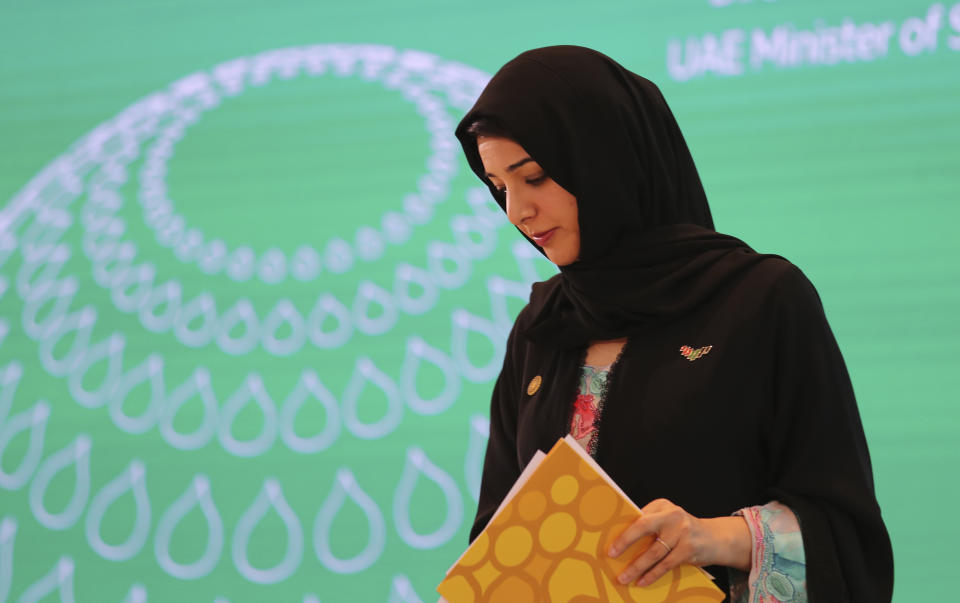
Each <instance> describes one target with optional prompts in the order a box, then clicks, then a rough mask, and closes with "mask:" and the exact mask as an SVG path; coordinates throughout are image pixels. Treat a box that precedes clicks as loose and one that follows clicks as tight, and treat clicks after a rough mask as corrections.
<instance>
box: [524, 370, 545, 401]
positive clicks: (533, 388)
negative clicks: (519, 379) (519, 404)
mask: <svg viewBox="0 0 960 603" xmlns="http://www.w3.org/2000/svg"><path fill="white" fill-rule="evenodd" d="M542 382H543V379H541V378H540V375H537V376H536V377H534V378H533V379H531V380H530V384H529V385H527V395H528V396H532V395H533V394H535V393H537V390H538V389H540V383H542Z"/></svg>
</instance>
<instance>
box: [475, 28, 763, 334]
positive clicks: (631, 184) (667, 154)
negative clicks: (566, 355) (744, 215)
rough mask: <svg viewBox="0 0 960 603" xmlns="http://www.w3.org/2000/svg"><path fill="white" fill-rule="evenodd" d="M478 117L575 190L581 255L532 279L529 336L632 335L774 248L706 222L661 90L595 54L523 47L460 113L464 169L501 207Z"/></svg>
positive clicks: (696, 181)
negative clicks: (477, 130)
mask: <svg viewBox="0 0 960 603" xmlns="http://www.w3.org/2000/svg"><path fill="white" fill-rule="evenodd" d="M479 119H488V120H492V121H494V122H495V123H497V124H498V125H499V126H500V127H502V128H503V129H505V130H506V131H507V132H509V133H510V137H511V138H513V139H514V140H515V141H516V142H517V143H518V144H519V145H520V146H522V147H523V148H524V149H525V150H526V151H527V152H528V153H529V154H530V156H531V157H533V158H534V160H536V161H537V163H539V164H540V166H541V167H542V168H543V169H544V171H545V172H546V173H547V174H548V175H549V176H550V177H551V178H553V179H554V180H555V181H556V182H557V183H558V184H560V186H562V187H563V188H564V189H566V190H567V191H568V192H570V193H571V194H573V195H574V196H575V197H576V198H577V206H578V212H579V215H578V218H579V223H580V245H581V247H580V257H579V259H578V260H577V261H576V262H574V263H572V264H570V265H567V266H563V267H561V268H560V272H561V276H560V278H558V279H551V280H550V281H547V282H546V283H539V284H537V285H535V286H534V294H533V296H532V297H531V304H532V305H533V308H532V310H533V314H534V319H533V321H532V324H531V326H530V327H529V328H528V329H527V331H526V335H527V337H528V338H530V339H532V340H535V341H537V342H540V343H550V344H554V345H558V346H561V347H573V346H581V345H584V344H585V343H587V342H589V341H591V340H602V339H613V338H617V337H622V336H629V335H635V334H637V333H638V332H639V331H640V330H642V329H643V328H644V327H646V326H647V325H648V324H649V323H650V322H651V321H667V320H672V319H675V318H677V317H680V316H683V315H685V314H687V313H689V312H690V311H692V310H694V309H696V307H697V306H699V305H700V304H701V303H703V302H705V301H707V300H709V299H710V298H711V297H712V296H713V295H714V294H715V293H716V292H717V290H718V289H719V288H721V287H723V286H726V285H729V284H730V283H731V282H732V281H733V280H735V279H737V278H738V276H739V275H741V274H742V273H743V272H744V271H746V270H747V269H749V268H750V267H751V266H753V265H755V264H756V263H758V262H760V261H762V260H763V259H765V257H769V256H764V255H761V254H757V253H754V252H753V250H751V249H750V248H749V247H748V246H747V245H746V244H744V243H743V242H742V241H740V240H739V239H736V238H733V237H730V236H727V235H723V234H719V233H717V232H715V231H714V230H713V220H712V218H711V216H710V208H709V206H708V205H707V198H706V195H705V194H704V192H703V186H702V185H701V183H700V177H699V176H698V175H697V169H696V167H695V166H694V163H693V158H692V157H691V156H690V151H689V149H688V148H687V145H686V142H684V139H683V136H682V134H681V133H680V128H679V127H678V126H677V122H676V120H675V119H674V117H673V114H672V113H671V111H670V108H669V107H668V106H667V102H666V100H664V98H663V95H662V94H661V93H660V90H659V89H658V88H657V87H656V85H654V84H653V83H652V82H650V81H649V80H647V79H644V78H643V77H640V76H639V75H637V74H635V73H632V72H630V71H627V70H626V69H624V68H623V67H622V66H620V65H619V64H618V63H617V62H615V61H614V60H612V59H610V58H609V57H607V56H605V55H603V54H601V53H599V52H596V51H594V50H590V49H588V48H583V47H579V46H551V47H547V48H538V49H535V50H530V51H527V52H524V53H522V54H520V55H519V56H517V57H516V58H515V59H513V60H512V61H510V62H509V63H507V64H506V65H504V66H503V67H502V68H501V69H500V70H499V71H498V72H497V73H496V74H495V75H494V76H493V78H492V79H491V80H490V82H489V83H488V84H487V86H486V88H485V89H484V91H483V93H482V94H481V95H480V98H478V99H477V102H476V103H475V104H474V106H473V108H472V109H470V111H469V112H468V113H467V114H466V116H465V117H464V118H463V120H462V121H461V122H460V124H459V126H458V127H457V131H456V134H457V138H458V139H459V140H460V143H461V144H462V145H463V150H464V153H465V154H466V156H467V160H468V161H469V163H470V167H471V168H472V169H473V171H474V172H475V173H476V174H477V176H478V177H479V178H480V179H481V180H483V181H484V182H485V183H486V184H487V186H488V187H489V188H490V192H491V194H493V196H494V198H495V199H496V200H497V202H498V203H499V204H500V206H501V207H504V199H503V196H502V195H501V194H500V193H499V192H498V191H497V189H496V188H495V187H494V186H493V185H492V184H491V182H490V181H489V180H488V179H487V178H486V177H485V175H484V174H485V170H484V169H483V163H482V161H481V159H480V155H479V153H478V151H477V144H476V139H475V137H474V136H473V135H472V134H470V132H469V131H468V130H469V128H470V126H471V124H473V123H474V122H475V121H477V120H479ZM528 240H529V239H528ZM530 243H531V244H532V245H534V247H537V249H538V250H540V251H541V253H542V252H543V250H542V249H540V248H539V247H538V246H537V245H536V244H535V243H533V241H530Z"/></svg>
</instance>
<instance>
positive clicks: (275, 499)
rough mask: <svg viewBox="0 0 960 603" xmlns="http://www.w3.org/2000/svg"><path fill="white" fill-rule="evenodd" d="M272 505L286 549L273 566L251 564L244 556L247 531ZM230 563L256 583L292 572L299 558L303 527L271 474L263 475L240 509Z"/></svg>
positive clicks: (281, 577)
mask: <svg viewBox="0 0 960 603" xmlns="http://www.w3.org/2000/svg"><path fill="white" fill-rule="evenodd" d="M270 509H273V510H274V512H276V514H277V515H279V516H280V519H281V520H282V521H283V525H284V526H285V527H286V529H287V549H286V551H285V552H284V555H283V559H281V560H280V561H279V562H278V563H277V564H276V565H274V566H273V567H269V568H266V569H260V568H256V567H253V565H252V564H251V563H250V560H249V557H248V556H247V549H248V545H249V542H250V535H251V534H252V533H253V530H254V528H255V527H256V526H257V524H258V523H260V521H261V520H262V519H263V518H264V517H265V516H266V514H267V511H268V510H270ZM232 552H233V563H234V566H235V567H236V568H237V570H238V571H239V572H240V574H241V575H242V576H243V577H244V578H246V579H247V580H249V581H251V582H254V583H256V584H276V583H277V582H281V581H283V580H286V579H287V578H289V577H290V576H292V575H293V573H294V572H295V571H297V568H298V567H300V562H301V561H302V560H303V529H302V528H301V526H300V520H299V519H297V515H296V513H294V512H293V509H291V508H290V505H288V504H287V501H286V500H285V499H284V498H283V491H282V490H281V488H280V482H279V481H277V480H276V479H275V478H267V479H266V481H264V483H263V488H261V489H260V493H259V494H257V498H256V499H255V500H254V501H253V504H252V505H250V507H249V508H248V509H247V510H246V511H244V512H243V515H242V516H241V517H240V521H238V522H237V527H236V530H234V532H233V551H232Z"/></svg>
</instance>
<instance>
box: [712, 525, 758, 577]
mask: <svg viewBox="0 0 960 603" xmlns="http://www.w3.org/2000/svg"><path fill="white" fill-rule="evenodd" d="M703 522H704V525H705V526H706V527H707V531H708V533H709V534H710V542H711V544H710V545H708V546H709V550H708V551H705V552H706V554H707V557H708V559H706V560H704V561H709V562H708V563H704V564H703V565H724V566H727V567H732V568H735V569H738V570H743V571H745V572H746V571H750V565H751V557H752V553H753V543H752V536H751V535H750V528H749V526H748V525H747V520H746V519H744V518H743V517H739V516H735V517H711V518H708V519H704V520H703Z"/></svg>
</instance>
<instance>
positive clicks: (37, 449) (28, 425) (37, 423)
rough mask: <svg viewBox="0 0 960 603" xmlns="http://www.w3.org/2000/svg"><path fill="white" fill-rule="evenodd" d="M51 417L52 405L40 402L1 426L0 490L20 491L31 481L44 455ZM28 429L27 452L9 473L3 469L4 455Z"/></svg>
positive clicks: (43, 401) (44, 401)
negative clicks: (15, 439) (45, 439)
mask: <svg viewBox="0 0 960 603" xmlns="http://www.w3.org/2000/svg"><path fill="white" fill-rule="evenodd" d="M49 417H50V405H49V404H48V403H47V402H46V400H39V401H37V403H36V404H34V405H33V407H31V408H28V409H27V410H24V411H22V412H20V413H17V414H15V415H13V416H12V417H10V418H9V419H7V420H5V421H4V422H3V424H2V426H0V488H3V489H4V490H19V489H20V488H22V487H23V485H24V484H26V483H27V481H29V480H30V476H32V475H33V472H34V470H36V468H37V465H39V464H40V457H41V455H42V454H43V436H44V434H45V432H46V429H47V419H48V418H49ZM27 429H29V430H30V434H29V437H30V441H29V443H28V444H27V452H26V454H24V455H23V458H22V459H20V465H19V466H18V467H17V468H16V469H14V470H13V471H11V472H10V473H7V472H6V471H5V470H4V469H3V454H4V452H6V451H7V446H9V445H10V442H11V441H12V440H13V438H14V437H15V436H17V435H18V434H20V433H21V432H23V431H26V430H27Z"/></svg>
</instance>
